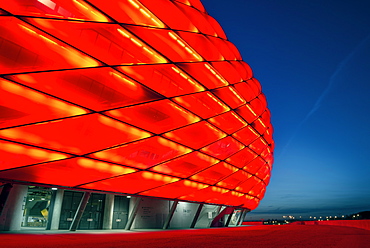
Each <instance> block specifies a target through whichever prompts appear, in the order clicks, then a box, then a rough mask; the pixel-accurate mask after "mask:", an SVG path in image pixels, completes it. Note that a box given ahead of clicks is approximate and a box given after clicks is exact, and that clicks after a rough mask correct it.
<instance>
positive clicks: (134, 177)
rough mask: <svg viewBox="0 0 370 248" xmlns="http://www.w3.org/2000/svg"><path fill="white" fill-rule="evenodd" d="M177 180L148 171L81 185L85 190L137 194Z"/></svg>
mask: <svg viewBox="0 0 370 248" xmlns="http://www.w3.org/2000/svg"><path fill="white" fill-rule="evenodd" d="M178 180H179V178H175V177H170V176H164V175H160V174H156V173H153V172H149V171H139V172H136V173H131V174H128V175H123V176H119V177H114V178H110V179H106V180H101V181H98V182H93V183H88V184H85V185H81V187H82V188H86V189H100V190H106V191H112V192H125V193H128V194H137V193H140V192H141V191H146V190H149V189H152V188H155V187H159V186H162V185H164V184H168V183H173V182H176V181H178Z"/></svg>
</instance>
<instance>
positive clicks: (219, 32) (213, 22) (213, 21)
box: [204, 15, 227, 40]
mask: <svg viewBox="0 0 370 248" xmlns="http://www.w3.org/2000/svg"><path fill="white" fill-rule="evenodd" d="M204 17H205V18H206V19H207V21H208V22H209V24H211V26H212V28H213V29H214V30H215V31H216V34H217V36H218V37H221V38H222V39H225V40H226V39H227V37H226V34H225V32H224V30H223V29H222V27H221V25H220V24H219V23H218V22H217V21H216V19H214V18H213V17H212V16H210V15H205V16H204Z"/></svg>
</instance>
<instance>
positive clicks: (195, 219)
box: [190, 203, 204, 228]
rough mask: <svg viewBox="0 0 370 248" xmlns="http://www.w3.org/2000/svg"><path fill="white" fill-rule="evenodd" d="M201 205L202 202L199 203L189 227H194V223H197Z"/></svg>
mask: <svg viewBox="0 0 370 248" xmlns="http://www.w3.org/2000/svg"><path fill="white" fill-rule="evenodd" d="M203 205H204V204H203V203H201V204H199V206H198V209H197V212H196V213H195V215H194V218H193V221H192V222H191V225H190V228H194V227H195V224H197V221H198V218H199V215H200V212H202V209H203Z"/></svg>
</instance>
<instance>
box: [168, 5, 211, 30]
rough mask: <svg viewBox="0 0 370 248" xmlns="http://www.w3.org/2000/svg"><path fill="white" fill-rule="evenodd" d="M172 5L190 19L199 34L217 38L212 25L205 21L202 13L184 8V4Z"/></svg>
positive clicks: (190, 8)
mask: <svg viewBox="0 0 370 248" xmlns="http://www.w3.org/2000/svg"><path fill="white" fill-rule="evenodd" d="M174 3H175V4H176V5H177V7H178V8H179V9H180V10H181V11H182V12H184V14H185V15H186V16H187V17H188V18H189V19H190V21H191V22H192V23H193V24H194V25H195V26H196V27H197V28H198V30H199V31H200V32H201V33H203V34H208V35H211V36H217V34H216V32H215V30H214V29H213V27H212V25H211V24H210V23H209V22H208V20H207V19H206V17H205V16H206V14H205V13H202V12H200V11H199V10H197V9H194V8H192V7H190V6H186V5H184V4H179V3H176V2H174Z"/></svg>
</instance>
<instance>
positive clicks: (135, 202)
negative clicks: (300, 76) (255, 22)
mask: <svg viewBox="0 0 370 248" xmlns="http://www.w3.org/2000/svg"><path fill="white" fill-rule="evenodd" d="M0 8H1V9H0V21H1V25H0V30H1V32H0V88H1V90H0V184H1V197H0V203H1V205H0V211H1V219H0V228H2V229H3V230H9V229H17V228H20V227H21V226H24V227H44V228H45V227H46V229H71V230H75V229H76V228H80V229H99V228H104V229H110V228H126V229H130V228H151V227H153V228H158V227H161V228H162V227H163V228H168V227H198V226H199V227H201V226H220V225H221V226H222V225H224V226H228V225H229V224H230V223H234V224H236V225H237V224H239V223H240V221H241V220H242V219H243V218H242V217H243V216H242V215H243V214H245V213H246V212H247V211H250V210H253V209H255V208H256V207H257V206H258V204H259V201H260V200H261V199H262V198H263V196H264V193H265V189H266V186H267V185H268V183H269V178H270V172H271V167H272V162H273V156H272V155H273V147H274V143H273V139H272V126H271V123H270V112H269V110H268V109H267V103H266V99H265V96H264V95H263V93H261V86H260V83H259V82H258V81H257V80H256V79H255V78H254V77H253V74H252V70H251V69H250V67H249V66H248V64H246V63H245V62H244V61H242V58H241V56H240V54H239V52H238V50H237V49H236V47H235V46H234V45H233V44H232V43H231V42H229V41H228V40H227V37H226V35H225V34H224V32H223V30H222V28H221V27H220V25H219V24H218V23H217V22H216V21H215V19H213V18H212V17H211V16H209V15H208V14H207V12H206V11H205V9H204V7H203V5H202V4H201V2H200V1H199V0H155V1H154V0H140V1H139V0H112V1H109V0H105V1H101V0H88V1H83V0H22V1H21V0H14V1H3V2H2V3H1V5H0ZM180 210H181V211H180Z"/></svg>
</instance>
